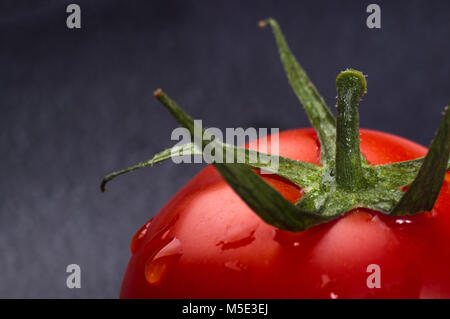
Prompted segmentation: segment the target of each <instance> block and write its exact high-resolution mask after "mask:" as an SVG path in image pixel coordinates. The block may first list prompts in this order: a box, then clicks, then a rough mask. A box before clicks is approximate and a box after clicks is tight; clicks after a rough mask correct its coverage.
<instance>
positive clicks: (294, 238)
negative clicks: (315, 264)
mask: <svg viewBox="0 0 450 319" xmlns="http://www.w3.org/2000/svg"><path fill="white" fill-rule="evenodd" d="M301 236H302V235H299V234H297V233H291V232H286V231H283V230H279V229H277V230H276V232H275V236H274V237H273V239H274V240H275V241H277V242H278V243H279V244H281V245H282V246H284V247H293V248H298V247H300V244H301Z"/></svg>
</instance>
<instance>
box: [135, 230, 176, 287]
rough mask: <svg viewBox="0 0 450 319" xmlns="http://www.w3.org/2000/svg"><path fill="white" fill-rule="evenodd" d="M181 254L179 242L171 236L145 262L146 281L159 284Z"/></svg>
mask: <svg viewBox="0 0 450 319" xmlns="http://www.w3.org/2000/svg"><path fill="white" fill-rule="evenodd" d="M181 254H182V248H181V243H180V241H179V240H178V239H177V238H173V239H172V240H171V241H170V242H169V243H168V244H166V245H165V246H164V247H163V248H161V249H160V250H159V251H158V252H157V253H156V254H155V255H154V256H153V257H152V258H151V259H149V260H148V261H147V263H146V264H145V270H144V271H145V279H146V280H147V282H148V283H149V284H151V285H157V284H159V283H160V282H161V281H162V280H163V279H164V278H165V277H166V276H167V274H168V272H169V271H170V269H171V268H172V267H173V265H174V264H175V263H176V262H177V261H178V259H179V258H180V257H181Z"/></svg>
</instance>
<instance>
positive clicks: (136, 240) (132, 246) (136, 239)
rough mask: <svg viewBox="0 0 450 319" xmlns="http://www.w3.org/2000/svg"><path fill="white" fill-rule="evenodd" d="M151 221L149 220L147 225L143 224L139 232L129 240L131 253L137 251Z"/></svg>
mask: <svg viewBox="0 0 450 319" xmlns="http://www.w3.org/2000/svg"><path fill="white" fill-rule="evenodd" d="M152 221H153V218H152V219H150V220H149V221H148V222H147V223H145V224H144V225H143V226H142V227H141V228H139V230H138V231H137V232H136V234H134V236H133V238H132V239H131V243H130V250H131V253H132V254H134V253H135V252H137V251H138V250H139V248H140V247H141V246H142V244H143V243H144V238H145V235H147V230H148V228H149V227H150V225H151V223H152Z"/></svg>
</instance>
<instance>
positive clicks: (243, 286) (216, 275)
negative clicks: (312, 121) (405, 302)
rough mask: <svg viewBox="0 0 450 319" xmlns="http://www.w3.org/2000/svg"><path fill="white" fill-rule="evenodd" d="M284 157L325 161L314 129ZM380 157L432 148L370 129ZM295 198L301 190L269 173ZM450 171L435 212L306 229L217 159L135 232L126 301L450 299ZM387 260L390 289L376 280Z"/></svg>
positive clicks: (371, 148)
mask: <svg viewBox="0 0 450 319" xmlns="http://www.w3.org/2000/svg"><path fill="white" fill-rule="evenodd" d="M279 141H280V155H281V156H284V157H289V158H292V159H296V160H301V161H308V162H312V163H316V164H319V156H320V152H319V148H320V147H319V143H318V140H317V138H316V133H315V132H314V130H313V129H297V130H291V131H286V132H282V133H280V136H279ZM361 151H362V153H363V154H364V155H365V156H366V158H367V160H368V161H369V163H371V164H374V165H375V164H383V163H390V162H398V161H405V160H410V159H414V158H417V157H420V156H424V155H425V154H426V148H424V147H422V146H420V145H418V144H415V143H413V142H411V141H408V140H405V139H403V138H400V137H397V136H394V135H390V134H386V133H381V132H377V131H371V130H361ZM262 176H263V177H264V179H265V180H266V181H267V182H268V183H270V184H271V185H273V186H274V187H275V188H276V189H277V190H278V191H279V192H281V193H282V194H283V195H284V196H285V197H286V198H287V199H288V200H290V201H292V202H295V201H296V200H298V199H299V198H300V197H301V196H302V192H301V190H300V189H299V188H298V187H297V186H295V185H293V184H291V183H290V182H287V181H285V180H283V179H282V178H280V177H277V176H274V175H270V176H269V175H262ZM449 212H450V178H449V174H447V177H446V179H445V182H444V184H443V186H442V190H441V193H440V196H439V198H438V201H437V202H436V205H435V208H434V209H433V211H432V212H428V213H423V214H418V215H415V216H411V217H406V218H405V217H401V218H399V217H389V216H387V215H384V214H381V213H378V212H374V211H369V210H366V209H356V210H353V211H351V212H348V213H346V214H344V215H343V216H341V217H340V218H338V219H336V220H333V221H331V222H329V223H325V224H320V225H318V226H315V227H313V228H311V229H309V230H307V231H304V232H301V233H291V232H287V231H282V230H278V229H277V228H275V227H273V226H271V225H268V224H266V223H265V222H263V221H262V220H261V219H260V218H259V217H258V216H257V215H256V214H255V213H254V212H253V211H252V210H251V209H250V208H248V206H247V205H246V204H245V203H244V202H243V201H242V200H241V199H240V198H239V197H238V195H236V194H235V193H234V191H233V190H232V189H231V188H230V187H229V186H228V185H227V183H226V182H225V181H224V180H223V179H222V177H221V176H220V175H219V173H218V172H217V171H216V170H215V168H214V167H212V166H208V167H206V168H205V169H203V170H202V171H201V172H200V173H199V174H198V175H197V176H195V177H194V178H193V179H192V180H191V181H190V182H189V183H188V184H187V185H185V186H184V187H183V188H182V189H181V190H180V191H179V192H178V193H177V194H176V195H175V196H174V197H173V198H172V199H171V200H170V201H169V202H168V203H167V204H166V205H165V206H164V207H163V208H162V210H161V211H160V212H159V213H158V214H157V215H156V216H155V217H154V218H153V219H152V220H150V221H149V222H148V223H146V224H145V225H144V226H143V227H142V228H141V229H140V230H139V231H138V233H136V235H135V236H134V238H133V240H132V243H131V250H132V253H133V254H132V256H131V259H130V262H129V264H128V269H127V271H126V274H125V277H124V280H123V284H122V290H121V294H120V297H122V298H392V297H402V298H435V297H446V298H450V274H449V269H450V248H449V247H448V245H447V243H449V242H450V214H449ZM371 264H376V265H378V266H379V267H380V275H381V276H380V283H381V287H380V288H368V286H367V283H366V282H367V278H368V277H369V276H370V275H371V273H372V271H369V272H368V271H367V267H368V266H369V265H371Z"/></svg>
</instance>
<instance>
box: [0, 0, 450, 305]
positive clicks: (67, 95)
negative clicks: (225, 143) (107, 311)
mask: <svg viewBox="0 0 450 319" xmlns="http://www.w3.org/2000/svg"><path fill="white" fill-rule="evenodd" d="M70 2H72V1H70ZM70 2H69V1H54V0H45V1H44V0H41V1H2V2H1V4H0V43H1V48H0V87H1V90H0V93H1V94H0V107H1V115H0V147H1V155H0V165H1V169H0V170H1V178H0V252H1V255H0V274H1V275H0V297H76V298H79V297H86V298H88V297H111V298H114V297H116V296H117V295H118V292H119V288H120V283H121V278H122V276H123V273H124V270H125V268H126V264H127V261H128V258H129V248H128V246H129V240H130V239H131V236H132V235H133V234H134V232H135V231H136V230H137V229H138V228H139V227H140V226H141V225H142V224H143V223H144V222H145V221H147V220H148V219H149V218H150V217H151V216H152V215H153V214H155V213H156V212H157V211H158V210H159V209H160V208H161V206H162V205H163V204H164V203H165V202H166V201H167V200H169V199H170V197H171V196H172V195H173V194H174V193H175V192H176V191H177V190H178V189H179V188H180V187H181V186H182V185H183V184H184V183H185V182H186V181H188V180H189V178H191V177H192V176H193V175H194V174H195V173H196V172H197V171H198V170H199V168H200V167H199V165H191V166H188V165H183V166H177V165H173V164H172V163H164V164H161V165H159V167H155V168H153V169H147V170H143V171H140V172H139V173H136V174H132V175H128V176H125V177H123V178H120V179H118V180H117V181H115V182H113V183H112V184H111V185H110V187H109V191H108V192H107V193H106V194H101V193H100V192H99V188H98V186H99V182H100V179H101V177H102V176H103V175H104V174H106V173H108V172H110V171H111V170H114V169H117V168H122V167H124V166H128V165H130V164H134V163H135V162H138V161H140V160H142V159H146V158H147V157H149V156H150V155H152V154H154V153H156V152H158V151H159V150H162V149H164V148H166V147H168V146H170V145H171V144H172V143H171V142H170V133H171V131H172V129H173V128H174V127H175V122H174V121H173V120H172V119H171V118H170V116H169V115H168V114H167V113H166V111H165V110H164V109H163V108H162V107H161V106H160V105H159V104H158V103H157V102H155V101H154V99H153V97H152V91H153V90H154V89H155V88H157V87H163V88H164V89H165V90H166V92H167V93H169V94H170V95H171V96H173V97H174V98H175V99H176V100H177V101H179V102H180V104H181V105H182V106H184V107H185V109H186V110H187V111H188V112H189V113H191V114H192V115H194V116H195V117H196V118H202V119H204V120H205V123H206V124H207V125H209V126H216V127H219V128H225V127H238V126H243V127H248V126H256V127H279V128H280V129H288V128H294V127H302V126H307V125H308V123H307V119H306V117H305V115H304V114H303V111H302V110H301V109H300V107H299V106H298V103H297V101H296V99H295V96H294V94H293V93H292V92H291V90H290V88H289V86H288V84H287V81H286V79H285V76H284V74H283V71H282V68H281V66H280V63H279V60H278V56H277V52H276V48H275V45H274V41H273V38H272V36H271V34H270V32H269V31H268V30H265V31H262V30H260V29H258V28H257V27H256V22H257V21H258V20H259V19H261V18H265V17H268V16H273V17H275V18H276V19H278V20H279V22H280V24H281V26H282V27H283V29H284V30H285V33H286V35H287V38H288V41H289V43H290V44H291V47H292V49H293V50H294V52H295V53H296V55H297V56H298V58H299V59H300V61H301V62H302V64H303V66H304V67H305V68H306V70H307V71H308V72H309V74H310V76H311V78H312V79H313V81H315V83H316V85H317V87H318V88H319V90H320V91H321V92H322V94H323V95H324V97H325V100H326V101H327V102H328V103H329V104H330V105H334V104H335V95H336V93H335V88H334V79H335V77H336V75H337V73H338V72H339V71H341V70H343V69H345V68H347V67H353V68H357V69H360V70H362V71H363V72H364V73H366V74H368V75H369V77H368V92H369V93H368V94H367V95H366V96H365V100H364V101H363V103H362V106H361V122H362V123H361V124H362V126H363V127H368V128H374V129H379V130H383V131H387V132H391V133H394V134H398V135H401V136H404V137H407V138H410V139H412V140H415V141H417V142H419V143H422V144H428V142H429V141H430V140H431V138H432V136H433V134H434V131H435V129H436V128H437V126H438V123H439V119H440V117H441V111H442V109H443V106H444V105H445V104H446V103H448V101H449V100H450V92H449V83H450V62H449V59H448V52H449V42H448V39H449V38H450V26H449V24H448V14H449V12H450V2H448V1H395V2H394V1H389V2H388V1H377V3H379V4H380V5H381V8H382V29H381V30H369V29H367V28H366V27H365V18H366V16H367V14H366V13H365V8H366V6H367V4H369V3H370V2H368V1H295V2H294V1H206V0H197V1H176V2H174V1H153V0H152V1H125V0H123V1H112V0H110V1H106V0H103V1H76V3H78V4H80V5H81V8H82V29H81V30H68V29H67V28H66V27H65V19H66V13H65V7H66V5H67V4H68V3H70ZM394 123H396V124H394ZM70 263H77V264H80V266H81V268H82V288H81V289H74V290H69V289H67V288H66V286H65V280H66V273H65V267H66V265H67V264H70Z"/></svg>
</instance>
